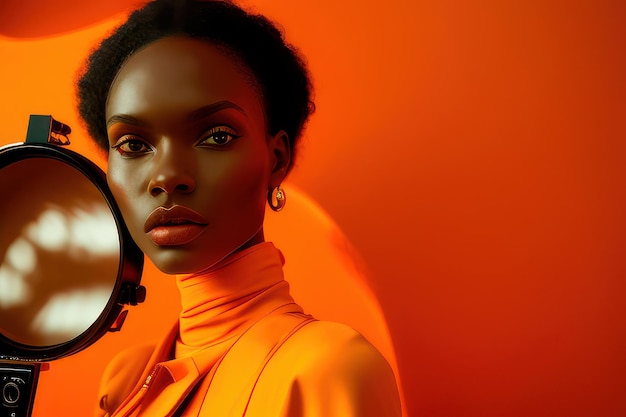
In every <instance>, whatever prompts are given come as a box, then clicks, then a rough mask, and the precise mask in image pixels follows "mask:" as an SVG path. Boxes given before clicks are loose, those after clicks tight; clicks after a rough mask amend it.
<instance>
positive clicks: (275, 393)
mask: <svg viewBox="0 0 626 417" xmlns="http://www.w3.org/2000/svg"><path fill="white" fill-rule="evenodd" d="M272 402H280V403H282V405H283V415H285V416H308V415H311V416H317V415H324V416H335V415H342V416H383V415H384V416H400V415H401V412H400V400H399V394H398V388H397V384H396V380H395V377H394V374H393V371H392V369H391V367H390V365H389V363H388V362H387V360H386V359H385V358H384V357H383V356H382V354H381V353H380V352H379V351H378V350H377V349H376V348H375V347H374V346H373V345H372V344H371V343H370V342H369V341H367V340H366V339H365V338H364V337H363V336H362V335H361V334H360V333H358V332H357V331H355V330H354V329H352V328H350V327H349V326H346V325H344V324H340V323H335V322H330V321H314V322H311V323H309V324H307V325H306V326H304V327H302V328H301V329H300V330H298V331H297V332H296V333H294V334H293V335H292V336H291V337H290V338H289V339H288V340H287V341H286V342H285V343H284V345H283V346H282V347H281V348H280V349H279V350H277V351H276V353H275V354H274V356H273V357H272V358H271V360H270V361H269V362H268V363H267V366H266V367H265V369H264V370H263V372H262V374H261V376H260V378H259V381H258V383H257V386H256V388H255V392H254V395H253V398H252V401H251V404H250V406H251V407H253V408H256V409H259V410H262V409H264V408H265V409H268V408H267V407H270V409H271V408H274V407H272V405H271V404H270V403H272ZM305 404H306V406H305ZM303 407H309V408H306V409H305V408H303ZM310 407H313V408H315V410H313V409H311V408H310ZM344 407H348V408H350V410H347V409H345V408H344Z"/></svg>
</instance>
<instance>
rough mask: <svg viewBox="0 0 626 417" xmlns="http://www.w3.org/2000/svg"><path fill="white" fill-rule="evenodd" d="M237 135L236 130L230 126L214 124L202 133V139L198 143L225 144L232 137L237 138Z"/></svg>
mask: <svg viewBox="0 0 626 417" xmlns="http://www.w3.org/2000/svg"><path fill="white" fill-rule="evenodd" d="M238 137H239V136H238V135H237V132H235V130H233V129H231V128H230V127H228V126H216V127H213V128H211V129H209V130H208V131H207V132H205V133H204V134H203V135H202V140H201V141H200V143H199V144H198V145H200V146H202V145H209V146H215V145H217V146H222V145H226V144H227V143H228V142H230V141H231V140H233V139H237V138H238Z"/></svg>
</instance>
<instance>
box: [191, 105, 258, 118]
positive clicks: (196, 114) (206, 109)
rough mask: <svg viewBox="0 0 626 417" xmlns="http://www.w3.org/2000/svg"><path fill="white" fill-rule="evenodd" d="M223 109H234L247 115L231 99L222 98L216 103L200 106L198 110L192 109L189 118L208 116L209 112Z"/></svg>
mask: <svg viewBox="0 0 626 417" xmlns="http://www.w3.org/2000/svg"><path fill="white" fill-rule="evenodd" d="M224 109H235V110H237V111H238V112H240V113H241V114H243V115H244V116H246V117H248V115H247V114H246V112H245V111H244V110H243V109H242V108H241V107H239V106H238V105H236V104H235V103H233V102H232V101H228V100H223V101H218V102H217V103H212V104H209V105H207V106H204V107H200V108H199V109H198V110H194V111H193V112H192V113H191V114H190V115H189V118H190V119H191V120H198V119H202V118H203V117H206V116H209V115H211V114H213V113H215V112H218V111H220V110H224Z"/></svg>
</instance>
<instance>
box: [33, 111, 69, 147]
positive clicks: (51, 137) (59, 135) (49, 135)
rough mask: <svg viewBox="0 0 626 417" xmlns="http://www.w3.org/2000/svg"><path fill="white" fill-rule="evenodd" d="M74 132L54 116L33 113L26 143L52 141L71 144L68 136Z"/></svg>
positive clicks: (64, 144) (61, 144)
mask: <svg viewBox="0 0 626 417" xmlns="http://www.w3.org/2000/svg"><path fill="white" fill-rule="evenodd" d="M70 133H72V128H71V127H69V126H68V125H66V124H65V123H61V122H59V121H56V120H54V118H53V117H52V116H44V115H38V114H31V115H30V120H29V122H28V131H27V132H26V141H25V142H26V143H52V144H54V145H59V146H66V145H69V144H70V139H69V138H68V137H67V135H69V134H70Z"/></svg>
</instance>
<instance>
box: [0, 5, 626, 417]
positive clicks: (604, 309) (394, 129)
mask: <svg viewBox="0 0 626 417" xmlns="http://www.w3.org/2000/svg"><path fill="white" fill-rule="evenodd" d="M5 3H6V4H5ZM28 3H29V2H24V1H21V2H15V1H12V2H3V5H2V8H1V9H0V16H4V17H5V18H6V17H7V16H16V17H18V16H24V15H23V14H21V15H18V14H15V13H17V12H16V10H17V8H19V7H22V6H23V7H24V8H26V5H27V4H28ZM43 3H48V4H52V3H55V4H62V3H64V2H62V1H60V0H59V1H58V2H54V1H46V2H43ZM111 3H116V2H111ZM123 3H130V2H119V3H117V4H118V5H119V4H123ZM245 3H246V4H254V5H255V6H254V7H255V8H256V9H258V10H259V11H261V12H264V13H267V14H268V15H269V16H270V17H272V18H274V19H276V20H277V21H279V22H281V23H282V24H283V26H284V27H285V30H286V32H287V36H288V39H289V40H291V41H292V42H293V43H294V44H296V45H298V46H299V47H300V48H301V50H302V52H303V53H304V55H305V56H306V57H307V59H308V61H309V65H310V68H311V70H312V73H313V76H314V81H315V83H316V88H317V93H316V103H317V108H318V110H317V112H316V114H315V115H314V116H313V119H312V121H311V123H310V125H309V127H308V130H307V133H306V137H305V139H304V143H303V148H302V149H303V152H302V153H301V157H302V159H301V161H299V162H298V164H297V167H296V169H295V171H294V172H293V175H292V177H291V179H290V181H291V183H292V184H293V185H294V186H296V187H297V189H299V190H302V191H303V192H305V193H306V194H307V195H308V196H311V197H312V198H313V199H314V200H315V201H316V202H317V204H319V205H320V206H321V207H323V208H324V210H325V212H327V213H328V215H329V216H330V218H332V220H333V222H334V223H335V224H336V225H337V226H338V228H337V229H333V228H330V229H329V230H331V231H332V230H337V231H338V230H341V231H342V232H343V234H344V235H345V237H346V239H347V241H349V242H350V243H351V244H352V245H353V247H354V249H355V251H356V252H358V253H359V254H360V257H359V258H360V259H363V260H364V264H365V265H366V266H367V270H368V274H367V279H368V283H369V284H370V286H371V288H372V290H373V292H374V293H375V294H376V298H377V299H378V301H379V303H380V306H381V307H382V310H383V311H384V313H385V317H386V319H387V321H388V325H389V332H390V334H391V337H392V340H393V344H394V347H395V349H396V354H397V361H398V367H399V370H400V375H401V377H402V382H403V388H404V391H405V396H406V400H407V410H408V412H409V415H411V416H413V415H414V416H439V415H444V416H458V417H463V416H475V415H480V416H487V417H488V416H494V417H495V416H502V415H506V416H511V417H515V416H527V415H533V416H545V417H553V416H556V415H567V416H596V415H624V414H626V403H625V402H624V401H623V400H622V397H623V392H624V391H625V390H626V378H625V377H624V375H625V374H624V372H623V369H624V366H625V361H624V359H623V356H624V347H625V346H626V334H625V332H624V330H623V329H624V328H625V326H624V319H623V318H624V317H626V281H624V279H623V278H624V276H626V263H625V262H624V250H625V249H626V245H625V244H624V238H623V236H624V235H625V232H626V225H625V222H624V212H625V211H626V210H625V209H626V198H625V196H624V191H623V190H624V182H625V179H626V176H625V175H624V166H626V163H625V161H624V155H626V142H625V141H624V137H625V136H626V135H625V133H626V132H625V129H624V123H623V120H624V114H625V113H626V107H625V106H624V97H625V96H626V87H625V83H624V74H625V73H626V58H625V56H626V54H624V53H623V41H622V40H623V39H626V33H625V31H626V26H625V25H624V24H623V16H624V6H623V5H622V4H621V3H619V2H615V1H609V0H599V1H594V2H590V1H570V2H561V1H557V0H546V1H542V2H493V1H489V0H479V1H477V2H461V1H434V0H433V1H421V2H414V1H409V0H401V1H398V2H391V3H390V2H387V3H381V2H337V1H331V0H319V1H308V2H306V1H299V2H294V1H288V0H257V1H255V0H249V1H246V2H245ZM86 4H88V3H86ZM115 7H118V6H115ZM87 8H88V7H87ZM79 10H80V9H78V8H75V9H73V11H72V14H73V15H74V17H73V18H78V17H77V16H78V15H79V14H78V11H79ZM116 10H119V8H116ZM84 13H86V15H85V16H87V14H88V15H89V16H88V17H85V18H86V19H87V20H88V21H89V22H94V21H95V20H94V14H93V13H91V12H87V11H85V12H84ZM13 21H14V22H19V23H20V24H21V25H28V24H31V23H32V22H31V23H29V21H28V20H27V19H18V18H15V19H13ZM114 21H115V20H108V21H105V22H102V21H100V22H98V23H92V26H89V27H88V28H83V29H76V28H77V27H78V26H80V25H76V26H74V28H75V31H74V32H69V33H66V34H61V35H58V36H51V37H49V38H43V37H41V36H42V34H41V30H43V29H41V28H42V27H44V26H45V25H44V26H38V29H37V30H38V33H37V34H36V36H39V38H36V39H35V40H20V39H14V38H2V39H0V54H1V55H2V56H3V65H2V66H1V67H0V91H1V92H2V93H1V94H2V95H1V97H2V102H3V104H2V119H1V120H2V129H1V130H0V143H2V144H4V143H10V142H15V141H19V140H22V139H23V137H24V134H25V132H26V125H27V120H28V115H29V114H31V113H39V114H50V113H52V114H53V115H54V117H55V118H57V119H58V120H61V121H63V122H65V123H68V124H70V125H71V126H72V127H74V133H73V135H72V137H73V138H74V145H73V149H75V150H77V151H79V152H82V153H85V154H87V155H91V156H94V155H95V151H94V150H93V149H92V148H91V147H90V146H89V145H88V144H87V143H86V142H84V141H82V140H78V138H81V137H85V133H84V131H83V130H82V129H81V128H80V127H79V124H78V122H77V117H76V115H75V111H74V108H73V93H72V91H73V87H72V84H73V74H74V71H75V69H76V68H77V67H78V66H79V63H80V59H81V57H83V56H85V55H86V53H87V51H88V49H89V47H90V46H91V45H93V44H94V42H95V40H96V39H98V38H99V37H101V36H102V34H103V33H105V32H106V31H107V30H109V28H111V26H112V24H113V22H114ZM13 26H15V25H13ZM3 27H7V26H3V25H0V29H2V28H3ZM19 32H20V33H22V34H23V33H25V32H27V28H24V27H22V28H20V31H19ZM291 208H293V207H289V206H288V208H287V209H286V210H290V209H291ZM284 214H285V220H286V221H288V222H289V224H291V218H290V216H291V215H292V214H293V215H295V211H294V212H291V213H290V212H289V211H285V213H284ZM296 217H297V216H296ZM322 219H323V217H322ZM279 220H280V219H279ZM269 221H270V222H273V221H274V219H272V218H270V219H269ZM294 230H295V229H294ZM295 231H296V232H297V230H295ZM329 233H330V232H329ZM294 236H296V237H297V236H302V240H300V239H296V242H295V243H296V244H298V245H304V246H305V247H307V246H308V242H309V240H308V239H309V237H307V236H306V235H305V234H304V233H302V234H299V233H295V234H294ZM327 236H332V233H330V235H327ZM283 249H284V250H285V252H286V254H287V265H286V267H287V268H288V272H287V273H288V274H290V275H293V274H294V272H293V271H292V270H291V269H290V268H291V267H292V264H295V263H296V262H300V259H299V258H298V254H297V253H294V254H290V253H288V250H289V249H288V248H283ZM333 253H334V254H338V255H339V257H338V258H332V260H331V261H329V262H330V264H329V265H330V270H332V271H333V273H337V271H340V270H341V269H340V266H341V268H343V267H347V268H348V270H346V272H349V271H350V269H351V268H352V265H351V263H350V262H351V261H350V262H347V263H346V260H345V259H344V258H343V255H342V254H343V252H342V251H334V252H333ZM350 259H353V258H350ZM346 265H347V266H346ZM335 266H337V268H338V269H336V268H335ZM357 269H358V268H357ZM296 275H297V274H296ZM348 275H349V274H348ZM318 276H319V274H318ZM167 280H168V278H166V277H163V276H162V275H160V274H159V273H157V272H156V271H155V270H154V269H153V268H152V267H150V266H148V267H147V271H146V278H145V281H146V283H147V285H148V287H149V288H150V287H151V286H152V287H153V288H158V290H155V291H152V293H150V294H149V297H148V301H147V302H146V303H145V305H142V306H141V307H140V308H138V309H135V311H133V312H132V313H131V315H130V316H129V320H128V323H126V328H125V330H124V331H122V332H121V333H120V334H115V335H109V336H107V337H105V339H104V340H102V341H101V342H99V343H98V344H96V345H95V346H94V347H93V348H90V349H88V350H87V351H85V352H81V353H80V354H78V355H76V357H73V358H69V359H66V360H61V361H59V363H53V364H52V369H51V371H50V373H49V374H44V375H43V376H42V381H41V386H42V389H41V391H40V392H38V399H37V401H38V402H37V406H36V407H38V410H42V411H41V412H42V414H41V415H56V414H61V413H62V412H61V411H59V412H56V411H55V412H52V411H48V410H63V413H65V414H68V415H82V414H81V413H82V412H79V411H78V409H76V410H74V409H68V407H74V404H79V403H80V404H88V403H89V402H90V401H91V398H94V396H95V391H96V388H97V387H96V385H97V379H98V377H99V375H100V373H101V372H102V369H103V367H104V362H106V356H107V355H108V357H110V356H111V355H112V354H113V351H114V350H117V349H118V346H120V345H123V344H125V343H127V342H129V341H131V340H136V339H134V338H138V337H139V336H138V333H139V332H141V334H142V335H143V334H157V335H158V334H159V331H161V330H162V328H163V327H162V326H164V325H166V326H167V325H169V323H171V321H173V320H174V319H175V317H174V316H173V314H175V313H173V312H175V310H176V300H172V298H171V297H167V296H166V295H167V294H168V293H169V294H171V292H172V291H174V284H173V283H172V282H168V281H167ZM350 285H351V284H350V282H349V281H348V284H346V288H345V289H344V291H346V292H350V291H352V290H351V289H350V287H349V286H350ZM358 288H361V290H362V291H365V292H364V293H362V294H361V295H362V296H363V299H364V300H370V301H371V298H369V296H368V295H367V290H363V288H364V287H361V286H359V287H358ZM161 291H162V292H161ZM308 291H311V292H310V294H311V295H312V296H315V295H316V294H317V293H315V291H317V289H316V288H309V289H307V290H306V291H304V293H303V294H300V295H297V296H298V297H299V298H306V296H307V294H308ZM161 295H163V296H165V297H161ZM156 298H164V299H165V300H166V301H165V303H166V304H165V306H161V305H160V304H159V303H157V302H156ZM359 298H361V296H359ZM367 303H368V301H366V304H367ZM367 305H368V307H367V308H366V310H367V311H370V312H372V314H374V316H376V312H377V308H378V307H377V305H376V304H375V303H373V304H372V303H370V304H367ZM324 314H325V313H324ZM343 314H345V316H346V317H345V319H350V320H352V319H354V317H351V313H350V311H348V310H346V311H344V312H343ZM157 316H158V317H160V319H159V321H156V320H150V319H149V318H150V317H157ZM349 316H350V317H349ZM144 318H146V319H144ZM357 318H358V317H357ZM373 324H374V326H373V327H374V328H376V329H379V330H381V329H382V330H383V331H382V333H379V334H383V333H384V327H381V323H380V322H379V321H377V322H375V323H373ZM142 337H143V336H142ZM154 339H158V336H157V337H155V338H154ZM385 343H387V342H385ZM379 347H380V348H381V349H387V348H388V347H385V344H384V343H383V345H380V346H379ZM77 364H78V365H77ZM55 373H59V374H62V376H61V377H58V378H59V379H58V380H55V379H54V378H57V377H56V376H54V375H55ZM53 380H54V381H55V382H54V383H52V382H51V381H53ZM61 380H62V381H63V383H61V382H59V381H61ZM47 381H49V382H47ZM46 384H48V387H50V386H54V387H55V388H56V387H58V390H59V391H55V390H54V389H51V388H46ZM68 387H71V391H69V390H68ZM70 398H71V399H72V401H69V399H70ZM76 399H78V400H79V401H76ZM83 401H84V403H82V402H83ZM77 407H78V405H77ZM81 407H82V405H81ZM43 410H46V411H43ZM81 410H82V408H81ZM36 412H37V410H36Z"/></svg>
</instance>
